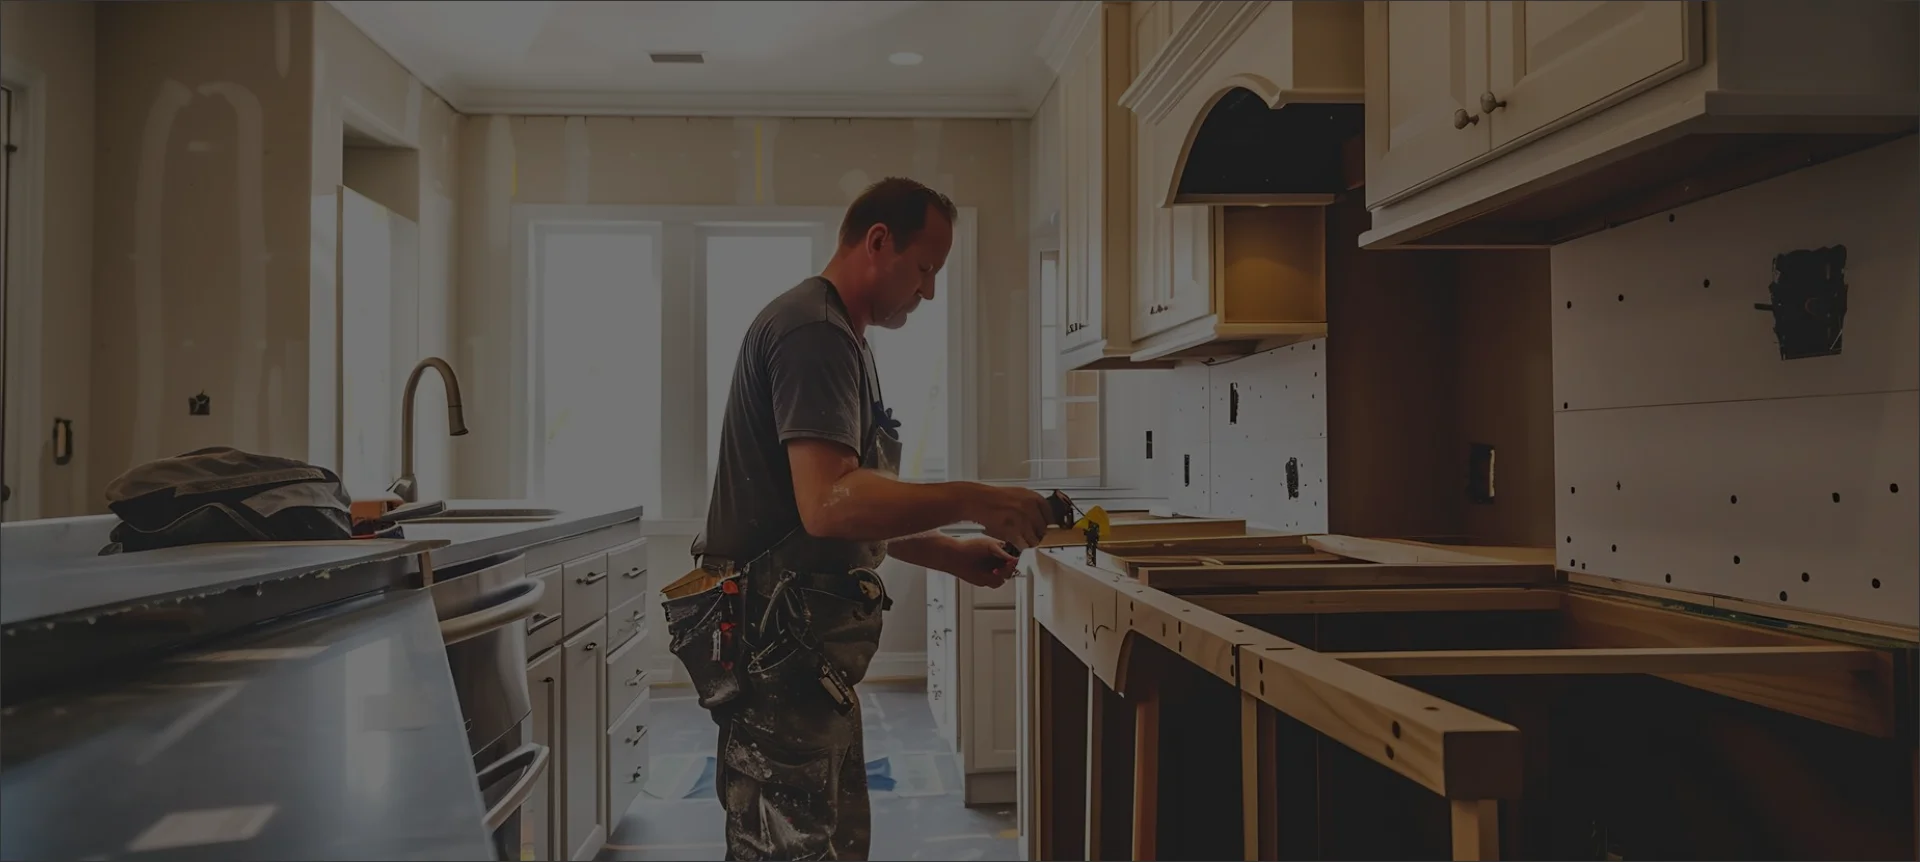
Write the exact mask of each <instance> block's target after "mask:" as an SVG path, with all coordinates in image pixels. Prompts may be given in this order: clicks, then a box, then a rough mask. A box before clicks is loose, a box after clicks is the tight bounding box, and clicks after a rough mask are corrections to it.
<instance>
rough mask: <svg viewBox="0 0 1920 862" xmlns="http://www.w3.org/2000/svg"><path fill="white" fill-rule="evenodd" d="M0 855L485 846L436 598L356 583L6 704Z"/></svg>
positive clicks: (426, 852)
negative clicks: (226, 632) (123, 672)
mask: <svg viewBox="0 0 1920 862" xmlns="http://www.w3.org/2000/svg"><path fill="white" fill-rule="evenodd" d="M4 721H5V726H6V734H5V735H4V737H0V821H4V822H5V823H6V824H7V828H6V829H5V830H4V831H0V858H6V859H89V858H91V859H107V858H116V857H120V856H123V855H128V854H138V855H139V856H140V857H141V858H143V859H145V858H153V859H170V858H179V859H196V860H201V859H205V860H219V859H249V860H251V859H473V860H486V859H490V858H492V855H493V853H492V847H491V843H490V841H489V836H488V835H487V834H486V831H485V827H484V826H483V825H482V822H483V815H484V813H485V812H484V808H483V802H482V799H481V795H480V790H479V788H478V787H477V786H476V784H475V781H474V767H473V762H472V756H471V754H470V753H469V752H468V750H467V743H466V736H465V734H464V733H463V731H462V727H461V717H460V704H459V701H458V699H457V697H456V695H455V693H454V687H453V678H452V676H451V674H450V673H449V671H448V669H447V663H446V658H445V652H444V648H443V646H442V644H441V642H440V629H439V625H438V623H437V622H436V620H435V617H434V609H433V601H432V599H431V597H430V596H428V595H426V594H425V593H424V592H420V591H415V590H408V591H401V592H391V593H385V594H381V595H375V596H369V597H366V598H362V599H359V600H356V601H353V602H350V603H348V604H346V605H344V606H332V607H329V608H327V609H326V610H324V611H320V612H315V613H312V614H309V615H306V616H305V617H304V618H296V619H294V620H290V621H289V622H288V623H287V624H284V625H276V626H273V627H272V628H271V629H269V630H265V631H257V632H251V633H248V634H244V635H236V636H230V637H227V638H224V639H222V640H220V641H217V642H215V643H212V644H209V645H207V646H204V647H201V648H197V649H194V650H190V651H188V652H185V653H182V654H180V655H178V656H175V657H174V658H173V659H172V660H169V661H165V662H161V663H157V664H155V665H152V666H149V667H148V668H146V669H144V670H142V671H139V672H137V673H136V674H135V675H134V676H133V677H131V678H122V679H116V680H113V681H111V682H108V683H104V684H100V685H96V686H91V687H89V688H87V689H83V690H78V691H72V692H68V693H63V694H60V695H56V696H52V697H48V698H43V699H40V700H36V701H32V702H30V703H27V704H23V705H20V706H17V707H12V708H9V709H7V710H6V711H5V713H4Z"/></svg>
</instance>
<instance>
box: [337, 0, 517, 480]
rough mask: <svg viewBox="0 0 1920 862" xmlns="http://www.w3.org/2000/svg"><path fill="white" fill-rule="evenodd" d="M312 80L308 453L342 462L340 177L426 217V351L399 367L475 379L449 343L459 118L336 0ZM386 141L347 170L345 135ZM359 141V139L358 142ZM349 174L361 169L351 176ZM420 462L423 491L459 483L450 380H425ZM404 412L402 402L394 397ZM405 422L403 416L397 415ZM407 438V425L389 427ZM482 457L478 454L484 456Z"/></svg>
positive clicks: (406, 212) (422, 311) (422, 312)
mask: <svg viewBox="0 0 1920 862" xmlns="http://www.w3.org/2000/svg"><path fill="white" fill-rule="evenodd" d="M313 10H314V11H313V16H314V17H313V28H314V62H313V68H314V78H313V83H314V89H313V102H312V105H313V117H312V123H311V130H312V149H313V171H312V176H311V181H312V185H311V189H312V197H311V201H310V202H309V206H308V209H309V210H310V212H311V213H312V232H311V235H312V247H313V257H312V268H311V271H310V272H309V274H308V281H307V285H308V289H309V291H310V295H309V297H308V300H309V305H310V307H311V314H312V317H311V319H310V322H309V327H310V329H311V331H312V332H313V333H314V334H315V335H314V337H313V339H312V341H311V342H310V343H311V344H312V345H313V346H312V347H311V348H310V351H309V357H310V360H309V361H310V362H311V363H312V367H313V368H315V369H317V373H315V374H313V375H312V376H311V377H310V378H309V379H308V380H309V384H308V385H309V387H310V388H308V389H306V390H304V391H306V393H307V399H306V404H307V412H306V415H307V426H308V428H309V437H308V443H307V447H308V448H307V452H306V454H305V456H304V457H306V458H307V459H308V460H310V461H313V462H315V463H322V464H329V465H334V466H337V465H338V464H339V448H338V441H339V439H340V437H339V436H338V435H339V434H340V432H341V429H340V427H339V413H338V409H339V402H338V399H337V394H338V392H339V388H338V387H339V381H338V380H337V372H336V369H337V368H338V367H339V364H338V363H339V355H338V351H337V349H336V345H335V343H334V341H333V340H331V338H328V337H325V336H330V335H332V334H333V333H336V332H337V331H338V328H337V327H338V325H339V323H338V319H337V316H336V311H335V309H337V308H338V305H337V303H338V296H339V292H338V289H339V282H338V278H339V276H338V273H337V272H336V271H335V269H336V255H337V254H338V251H339V243H340V236H339V223H338V221H337V220H336V215H335V214H336V213H337V212H338V208H339V205H340V203H339V187H340V186H341V185H342V184H348V185H351V186H353V187H354V188H355V190H356V191H359V192H360V193H361V194H364V195H367V196H368V197H370V198H372V199H374V200H375V201H376V202H378V203H380V204H381V205H383V206H385V207H387V208H388V209H390V210H392V211H394V212H395V213H396V214H398V215H400V216H402V217H405V218H407V219H409V220H411V221H413V222H415V223H416V224H418V225H419V226H420V249H419V252H420V256H419V259H420V285H419V316H420V319H421V321H422V325H421V328H420V333H421V338H420V345H419V349H420V353H421V355H420V356H395V357H394V363H395V364H396V366H397V368H396V374H401V375H404V374H405V373H406V371H407V369H409V368H411V367H412V366H413V364H414V363H415V362H417V361H418V360H420V359H421V358H423V357H425V356H433V355H439V356H442V357H443V358H446V359H448V360H449V361H452V362H453V363H454V366H455V367H454V370H455V372H456V373H458V374H460V375H462V378H463V380H462V382H463V383H464V382H465V373H466V371H467V369H466V368H465V367H462V366H461V365H460V363H459V362H458V360H457V359H456V358H455V357H453V356H452V355H451V354H449V353H448V351H449V350H450V349H451V346H452V343H453V342H452V332H451V329H452V323H453V301H454V297H453V283H454V273H455V269H454V262H455V257H456V254H455V245H454V243H455V230H454V227H455V220H456V218H457V214H456V208H455V206H454V201H455V200H456V199H457V189H458V186H459V182H458V178H459V147H458V142H459V140H460V126H461V125H462V124H463V123H464V122H465V118H463V117H462V116H461V115H459V114H458V113H455V112H454V110H453V108H452V107H450V106H448V105H447V103H446V102H445V101H444V100H442V99H441V98H440V97H439V96H437V95H435V94H434V93H433V92H432V91H431V90H428V89H427V88H426V87H425V86H423V85H422V84H421V83H420V81H419V79H417V78H415V77H414V76H413V75H412V74H411V73H409V72H408V71H407V70H406V68H405V67H403V66H401V65H400V64H399V63H397V62H395V61H394V59H393V58H392V57H390V56H388V55H387V53H386V51H384V50H382V49H381V48H380V47H379V46H378V45H375V44H374V43H373V40H371V39H368V38H367V36H366V34H364V33H361V32H360V29H359V28H358V27H355V26H354V25H353V24H352V23H351V22H349V21H347V19H346V18H345V17H344V16H342V15H341V14H340V13H339V11H338V10H336V9H334V8H333V6H331V5H329V4H326V3H315V4H313ZM350 133H351V135H352V136H353V137H354V138H355V140H356V143H376V144H378V145H379V146H381V147H383V149H379V150H376V151H373V152H365V151H360V152H356V153H355V154H354V155H355V158H354V159H353V160H352V163H353V170H352V171H351V172H349V170H348V168H347V164H348V159H347V147H346V140H347V137H348V136H349V134H350ZM355 149H356V150H359V149H360V148H359V147H358V146H356V148H355ZM350 174H351V175H350ZM418 396H419V399H420V404H421V405H422V408H421V409H420V411H419V417H418V418H419V426H418V429H417V435H418V438H417V439H418V452H417V454H416V465H415V469H416V472H417V473H418V474H419V476H420V480H421V491H422V493H423V494H425V493H429V492H436V491H444V490H445V489H448V488H450V487H451V474H452V472H453V457H454V452H455V451H456V448H455V447H458V446H460V445H461V444H462V443H464V442H465V440H464V439H450V438H448V437H446V436H445V435H446V419H445V416H446V412H445V411H444V410H438V409H435V408H436V406H437V405H440V404H444V403H445V400H446V394H445V390H444V389H443V388H442V387H441V384H440V379H439V377H438V376H435V375H428V376H427V377H425V378H423V379H422V381H421V383H420V390H419V393H418ZM394 411H395V416H396V420H397V417H398V411H399V405H398V404H396V405H395V406H394ZM396 424H397V421H396ZM390 433H391V434H392V435H393V436H394V437H395V438H396V439H397V437H398V434H399V431H398V429H397V428H395V429H390ZM475 460H479V459H475Z"/></svg>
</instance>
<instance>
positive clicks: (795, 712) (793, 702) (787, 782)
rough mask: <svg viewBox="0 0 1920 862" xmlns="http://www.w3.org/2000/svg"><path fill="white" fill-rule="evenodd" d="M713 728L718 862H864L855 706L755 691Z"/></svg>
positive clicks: (864, 813) (802, 694) (863, 770)
mask: <svg viewBox="0 0 1920 862" xmlns="http://www.w3.org/2000/svg"><path fill="white" fill-rule="evenodd" d="M750 700H751V702H750V703H747V704H743V705H741V706H740V707H738V708H736V709H735V710H730V711H729V712H730V715H729V716H728V717H726V718H723V719H721V721H720V746H719V752H720V755H719V757H718V758H716V760H717V761H718V765H717V767H716V773H715V776H714V790H715V791H716V795H718V796H719V797H720V804H721V805H722V806H724V807H725V808H726V812H727V858H728V859H734V860H743V862H747V860H763V859H791V860H811V859H865V858H867V849H868V845H869V843H870V840H871V838H872V832H871V828H872V825H871V823H872V818H871V809H870V808H869V803H868V800H867V762H866V754H865V751H864V750H863V748H862V746H861V744H860V735H861V727H860V707H859V703H858V701H857V699H856V701H855V704H854V708H853V709H852V710H850V711H849V712H847V713H846V714H841V713H840V712H839V711H838V710H836V709H834V708H833V705H832V703H831V702H830V701H828V700H827V699H826V698H825V697H822V696H821V695H820V692H815V691H804V690H801V691H761V692H755V693H754V694H753V695H751V696H750Z"/></svg>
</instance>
